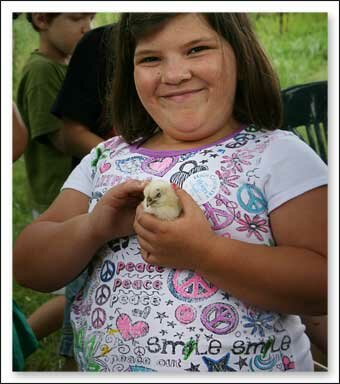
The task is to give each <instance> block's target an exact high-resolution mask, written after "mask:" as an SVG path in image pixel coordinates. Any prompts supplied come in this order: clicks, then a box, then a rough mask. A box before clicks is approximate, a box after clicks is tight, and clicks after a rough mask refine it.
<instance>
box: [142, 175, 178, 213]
mask: <svg viewBox="0 0 340 384" xmlns="http://www.w3.org/2000/svg"><path fill="white" fill-rule="evenodd" d="M144 196H145V198H144V200H143V206H144V211H145V212H147V213H151V214H152V215H154V216H156V217H158V218H159V219H161V220H174V219H176V217H178V216H179V215H180V213H181V211H182V206H181V203H180V201H179V198H178V197H177V195H176V193H175V191H174V190H173V188H172V186H171V184H169V183H168V182H166V181H163V180H152V181H150V183H149V184H148V185H147V186H146V187H145V188H144Z"/></svg>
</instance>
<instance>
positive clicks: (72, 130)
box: [61, 119, 103, 159]
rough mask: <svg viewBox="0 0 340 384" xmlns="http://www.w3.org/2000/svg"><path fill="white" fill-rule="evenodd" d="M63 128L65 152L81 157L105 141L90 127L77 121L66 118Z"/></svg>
mask: <svg viewBox="0 0 340 384" xmlns="http://www.w3.org/2000/svg"><path fill="white" fill-rule="evenodd" d="M63 122H64V125H63V128H62V130H61V132H62V135H63V139H64V149H65V152H66V153H68V154H70V155H72V156H74V157H77V158H79V159H81V158H82V157H84V156H85V155H86V154H88V153H89V152H90V151H91V149H92V148H93V147H95V146H97V145H98V144H99V143H101V142H102V141H103V139H102V138H101V137H100V136H98V135H96V134H95V133H93V132H91V131H90V129H89V128H88V127H87V126H86V125H84V124H82V123H80V122H77V121H74V120H70V119H64V120H63Z"/></svg>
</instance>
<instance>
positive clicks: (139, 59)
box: [134, 14, 238, 141]
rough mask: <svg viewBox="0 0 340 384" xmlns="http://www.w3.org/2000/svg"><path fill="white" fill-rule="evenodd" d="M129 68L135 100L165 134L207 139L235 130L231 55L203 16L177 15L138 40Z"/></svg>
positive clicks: (236, 125)
mask: <svg viewBox="0 0 340 384" xmlns="http://www.w3.org/2000/svg"><path fill="white" fill-rule="evenodd" d="M134 68H135V69H134V79H135V85H136V89H137V93H138V95H139V98H140V100H141V102H142V104H143V106H144V108H145V109H146V110H147V111H148V113H149V114H150V115H151V116H152V118H153V119H154V121H155V122H156V123H157V124H158V125H159V127H160V128H161V129H162V131H163V134H164V136H165V137H167V138H169V139H173V140H176V141H204V140H206V141H211V139H212V138H214V139H219V138H221V137H224V136H225V135H227V134H229V133H231V132H233V131H234V130H235V129H237V127H238V124H237V122H236V121H235V120H234V118H233V116H232V111H233V103H234V96H235V90H236V80H237V79H236V77H237V71H236V59H235V55H234V52H233V50H232V48H231V46H230V45H229V44H228V43H227V42H226V41H225V40H224V39H222V38H221V37H220V36H219V35H218V34H217V33H216V32H215V31H214V30H213V29H212V28H211V27H210V26H209V24H208V23H207V22H206V20H205V19H204V17H202V16H199V15H197V14H184V15H179V16H176V17H174V18H173V19H170V21H169V22H168V23H166V24H165V25H164V26H163V27H162V28H161V29H159V30H157V31H156V32H154V33H152V34H151V35H148V36H146V37H144V38H142V39H140V40H139V41H138V43H137V46H136V50H135V55H134Z"/></svg>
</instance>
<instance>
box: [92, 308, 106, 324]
mask: <svg viewBox="0 0 340 384" xmlns="http://www.w3.org/2000/svg"><path fill="white" fill-rule="evenodd" d="M91 321H92V326H93V328H96V329H98V328H101V327H102V326H103V325H104V324H105V321H106V312H105V311H104V309H103V308H96V309H94V310H93V312H92V315H91Z"/></svg>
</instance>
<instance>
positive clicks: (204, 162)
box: [200, 160, 208, 164]
mask: <svg viewBox="0 0 340 384" xmlns="http://www.w3.org/2000/svg"><path fill="white" fill-rule="evenodd" d="M200 163H201V164H206V163H208V160H202V161H200Z"/></svg>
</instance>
